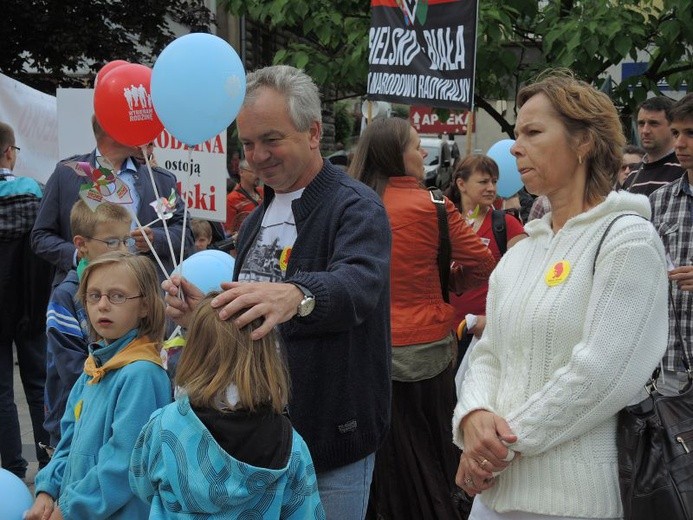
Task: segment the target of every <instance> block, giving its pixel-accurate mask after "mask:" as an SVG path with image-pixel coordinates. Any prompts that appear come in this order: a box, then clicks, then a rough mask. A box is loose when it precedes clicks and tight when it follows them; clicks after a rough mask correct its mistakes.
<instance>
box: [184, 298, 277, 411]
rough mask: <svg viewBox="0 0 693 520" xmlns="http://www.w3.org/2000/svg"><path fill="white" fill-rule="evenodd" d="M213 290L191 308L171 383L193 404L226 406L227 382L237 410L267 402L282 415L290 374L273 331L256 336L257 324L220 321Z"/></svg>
mask: <svg viewBox="0 0 693 520" xmlns="http://www.w3.org/2000/svg"><path fill="white" fill-rule="evenodd" d="M217 294H219V293H216V292H212V293H209V294H208V295H207V297H206V298H205V299H204V300H202V301H201V302H200V304H199V305H198V306H197V308H196V309H195V312H194V314H193V317H192V322H191V324H190V328H189V329H188V338H187V343H186V345H185V348H184V349H183V354H182V355H181V357H180V360H179V362H178V367H177V369H176V378H175V380H176V385H177V386H180V387H182V388H184V389H185V392H186V393H187V395H188V398H189V399H190V403H191V404H192V405H193V406H198V407H203V408H215V409H219V408H220V405H221V407H223V408H226V407H229V408H231V403H228V402H227V401H226V399H225V391H226V389H227V388H228V387H229V386H230V385H232V384H233V385H235V386H236V387H237V388H238V396H239V403H238V405H237V408H240V409H247V410H250V411H254V410H255V409H256V408H257V407H258V406H259V405H263V404H269V405H270V406H271V407H272V409H273V410H274V411H275V412H276V413H281V412H282V411H283V410H284V407H285V406H286V404H287V402H288V395H289V376H288V374H287V371H286V366H285V364H284V361H283V359H282V355H281V354H280V352H279V349H278V347H277V342H276V336H275V335H274V333H270V334H268V335H266V336H265V337H263V338H262V339H259V340H252V339H251V338H250V334H251V333H252V331H253V330H255V328H257V327H258V326H260V325H261V323H262V322H261V321H260V320H255V321H253V322H252V323H251V324H250V325H247V326H245V327H243V328H241V329H239V328H238V327H237V326H236V324H235V318H236V317H237V316H234V317H232V318H229V319H228V320H221V319H220V318H219V314H218V311H217V310H216V309H213V308H212V305H211V301H212V298H214V296H216V295H217Z"/></svg>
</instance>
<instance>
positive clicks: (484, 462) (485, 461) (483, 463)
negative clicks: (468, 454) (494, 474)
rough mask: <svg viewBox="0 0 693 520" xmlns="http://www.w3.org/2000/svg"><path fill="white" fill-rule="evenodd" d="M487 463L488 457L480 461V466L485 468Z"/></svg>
mask: <svg viewBox="0 0 693 520" xmlns="http://www.w3.org/2000/svg"><path fill="white" fill-rule="evenodd" d="M486 464H488V460H486V459H484V460H482V461H481V462H479V466H480V467H481V468H482V469H484V466H486Z"/></svg>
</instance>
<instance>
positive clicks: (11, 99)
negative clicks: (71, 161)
mask: <svg viewBox="0 0 693 520" xmlns="http://www.w3.org/2000/svg"><path fill="white" fill-rule="evenodd" d="M57 118H58V116H57V111H56V102H55V98H54V97H53V96H49V95H48V94H44V93H43V92H39V91H38V90H35V89H33V88H31V87H28V86H27V85H24V84H23V83H20V82H19V81H15V80H13V79H12V78H9V77H7V76H5V75H4V74H0V121H2V122H3V123H7V124H8V125H10V126H11V127H12V128H13V129H14V134H15V140H16V141H17V146H19V147H20V148H21V151H20V152H19V156H18V157H17V164H16V165H15V168H14V173H15V174H16V175H23V176H26V177H33V178H34V179H36V180H38V181H39V182H44V183H45V182H46V181H47V180H48V177H49V176H50V174H51V172H53V169H54V168H55V163H57V162H58V158H59V154H58V124H57V123H58V119H57Z"/></svg>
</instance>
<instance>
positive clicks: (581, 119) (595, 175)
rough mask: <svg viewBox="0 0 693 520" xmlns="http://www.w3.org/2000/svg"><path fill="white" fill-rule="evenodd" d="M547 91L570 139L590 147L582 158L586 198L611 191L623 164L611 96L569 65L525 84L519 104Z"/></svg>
mask: <svg viewBox="0 0 693 520" xmlns="http://www.w3.org/2000/svg"><path fill="white" fill-rule="evenodd" d="M537 94H544V95H545V96H546V97H547V98H548V99H549V101H550V102H551V105H552V106H553V109H554V110H555V111H556V112H557V113H558V116H559V118H560V119H561V120H562V121H563V124H564V125H565V127H566V134H567V136H568V139H569V142H573V143H574V144H575V145H576V146H577V145H578V144H581V143H582V142H587V143H589V144H590V149H589V151H588V152H587V154H586V155H585V157H583V158H581V159H584V160H585V161H586V165H587V182H586V184H585V193H584V200H585V201H587V202H590V203H594V202H596V201H598V200H599V199H600V198H602V197H605V196H606V195H608V194H609V192H610V191H611V188H612V187H613V185H614V183H615V182H616V176H617V175H618V171H619V169H620V168H621V159H622V151H623V146H624V145H625V144H626V138H625V136H624V135H623V128H622V126H621V121H620V120H619V118H618V112H617V111H616V107H615V106H614V104H613V103H612V102H611V99H609V96H607V95H606V94H604V93H603V92H600V91H599V90H597V89H596V88H594V87H593V86H592V85H590V84H589V83H586V82H584V81H581V80H578V79H577V78H576V77H575V75H574V74H573V73H572V72H571V71H570V70H567V69H554V70H547V71H545V72H543V73H542V74H540V75H539V77H538V78H537V81H536V83H532V84H531V85H527V86H525V87H522V88H521V89H520V91H519V92H518V93H517V107H518V108H521V107H522V105H524V104H525V103H526V102H527V101H528V100H529V99H530V98H532V97H534V96H536V95H537Z"/></svg>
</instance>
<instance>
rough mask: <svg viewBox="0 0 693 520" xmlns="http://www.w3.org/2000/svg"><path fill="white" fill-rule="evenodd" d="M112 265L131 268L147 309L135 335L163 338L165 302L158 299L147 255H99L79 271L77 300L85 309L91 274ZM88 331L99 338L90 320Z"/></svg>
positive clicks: (158, 292) (115, 252)
mask: <svg viewBox="0 0 693 520" xmlns="http://www.w3.org/2000/svg"><path fill="white" fill-rule="evenodd" d="M113 264H118V265H122V266H125V268H126V269H127V270H128V271H130V273H131V274H132V277H133V279H134V280H135V282H136V284H137V289H138V290H139V292H140V294H141V295H142V300H143V301H144V305H145V308H146V309H147V314H146V315H145V316H144V317H143V318H141V319H140V322H139V324H138V325H137V327H138V332H137V337H138V338H141V337H144V336H148V337H149V339H150V340H152V341H156V342H161V341H162V340H163V339H164V326H165V316H164V301H163V299H162V298H161V294H160V290H159V279H158V277H157V276H156V269H154V264H153V263H152V261H151V260H150V259H149V258H147V257H146V256H140V255H133V254H132V253H124V252H122V251H114V252H112V253H106V254H104V255H102V256H100V257H99V258H97V259H96V260H92V261H91V262H89V265H88V266H87V268H86V269H85V270H84V272H83V273H82V279H81V280H80V282H79V289H78V290H77V299H78V300H79V301H80V302H81V304H82V306H83V307H84V308H85V309H86V308H87V286H88V285H89V278H90V277H91V274H92V273H93V272H94V271H96V270H97V269H101V268H104V267H109V266H112V265H113ZM89 330H90V331H91V333H92V336H94V337H96V338H98V337H99V336H98V334H96V331H95V330H94V327H93V326H92V324H91V323H90V324H89Z"/></svg>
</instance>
